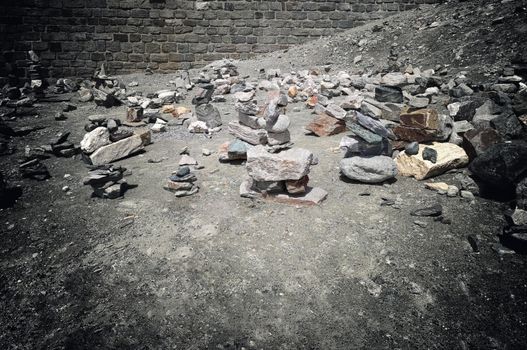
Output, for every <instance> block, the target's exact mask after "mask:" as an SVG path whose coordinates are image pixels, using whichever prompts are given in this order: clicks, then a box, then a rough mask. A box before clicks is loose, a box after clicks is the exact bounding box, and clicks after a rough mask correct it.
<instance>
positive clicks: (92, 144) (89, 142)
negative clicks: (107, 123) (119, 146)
mask: <svg viewBox="0 0 527 350" xmlns="http://www.w3.org/2000/svg"><path fill="white" fill-rule="evenodd" d="M110 143H112V141H110V132H109V131H108V129H106V128H105V127H103V126H100V127H98V128H95V129H94V130H92V131H90V132H89V133H87V134H86V135H84V137H83V139H82V141H81V143H80V146H81V149H82V150H83V151H84V152H86V153H93V152H95V151H96V150H98V149H99V148H101V147H103V146H106V145H108V144H110Z"/></svg>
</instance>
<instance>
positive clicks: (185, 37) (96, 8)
mask: <svg viewBox="0 0 527 350" xmlns="http://www.w3.org/2000/svg"><path fill="white" fill-rule="evenodd" d="M440 1H441V0H307V1H300V0H230V1H220V0H210V1H193V0H0V2H1V3H0V42H1V51H2V55H1V57H0V76H5V75H6V74H7V72H8V71H9V67H10V66H9V65H8V64H10V65H11V66H12V67H18V71H17V74H19V75H20V74H23V72H24V70H23V67H24V66H25V65H26V63H25V59H26V57H27V54H26V52H27V51H28V50H34V51H35V52H36V53H37V54H38V55H39V56H40V57H41V59H42V63H43V66H45V67H47V68H48V69H49V70H48V74H49V76H54V77H59V76H79V75H81V76H85V75H90V74H92V73H93V71H94V69H95V68H96V67H97V66H99V65H100V63H101V62H106V66H107V69H108V71H110V72H111V73H125V72H130V71H134V70H142V69H145V68H146V67H150V68H151V69H152V70H161V71H174V70H177V69H187V68H190V67H194V66H200V65H203V64H205V63H207V62H210V61H213V60H216V59H221V58H224V57H230V58H248V57H251V56H254V55H256V54H258V53H262V52H269V51H273V50H278V49H283V48H286V47H287V46H289V45H292V44H298V43H302V42H305V41H308V40H311V39H314V38H318V37H320V36H325V35H330V34H333V33H335V31H337V30H343V29H346V28H351V27H354V26H358V25H360V24H363V23H365V22H366V21H368V20H370V19H377V18H382V17H384V16H386V15H389V14H392V13H394V12H397V11H403V10H407V9H411V8H414V7H416V6H417V5H418V4H420V3H425V2H426V3H434V2H440Z"/></svg>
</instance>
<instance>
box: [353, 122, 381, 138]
mask: <svg viewBox="0 0 527 350" xmlns="http://www.w3.org/2000/svg"><path fill="white" fill-rule="evenodd" d="M347 127H348V129H349V130H350V131H351V132H352V133H354V134H355V135H356V136H357V137H360V138H361V139H362V140H364V141H365V142H367V143H381V142H382V139H383V138H382V136H380V135H378V134H376V133H374V132H371V131H370V130H368V129H366V128H364V127H362V126H360V125H358V124H356V123H348V124H347Z"/></svg>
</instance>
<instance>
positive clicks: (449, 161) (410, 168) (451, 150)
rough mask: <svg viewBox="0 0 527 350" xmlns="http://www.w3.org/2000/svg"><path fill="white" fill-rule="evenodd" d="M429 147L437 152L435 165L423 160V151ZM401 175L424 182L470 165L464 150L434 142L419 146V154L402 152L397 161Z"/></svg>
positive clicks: (450, 144)
mask: <svg viewBox="0 0 527 350" xmlns="http://www.w3.org/2000/svg"><path fill="white" fill-rule="evenodd" d="M426 147H429V148H431V149H433V150H435V151H436V152H437V159H436V162H435V163H432V162H430V161H428V160H424V159H423V151H424V149H425V148H426ZM395 162H396V163H397V169H398V170H399V174H400V175H403V176H413V177H415V178H416V179H417V180H423V179H426V178H429V177H432V176H437V175H440V174H443V173H444V172H446V171H448V170H451V169H455V168H460V167H464V166H465V165H467V164H468V156H467V154H466V153H465V151H464V150H463V148H461V147H459V146H457V145H454V144H452V143H439V142H434V143H433V144H432V145H428V146H425V145H419V153H417V154H415V155H408V154H406V152H404V151H403V152H401V153H399V155H398V156H397V158H396V159H395Z"/></svg>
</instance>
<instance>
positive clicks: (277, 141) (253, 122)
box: [219, 90, 293, 161]
mask: <svg viewBox="0 0 527 350" xmlns="http://www.w3.org/2000/svg"><path fill="white" fill-rule="evenodd" d="M254 95H255V92H254V90H250V91H241V92H238V93H236V94H235V98H236V100H237V101H236V104H235V109H236V111H237V112H238V121H233V122H230V123H229V132H230V133H231V134H232V135H234V136H235V137H236V138H237V139H236V140H234V141H231V142H227V143H224V144H222V145H221V146H220V150H219V159H220V161H232V160H244V159H246V158H247V149H248V148H250V147H251V146H256V145H262V146H265V148H266V149H267V150H268V151H269V152H272V153H274V152H279V151H281V150H285V149H289V148H291V147H292V145H293V143H292V142H291V135H290V133H289V130H288V128H289V125H290V120H289V117H288V116H287V115H286V114H285V107H286V106H287V103H288V100H287V96H286V95H285V94H283V93H280V91H278V90H274V91H270V92H269V93H268V96H267V101H266V104H265V105H264V106H263V107H261V108H259V107H258V105H257V103H256V101H254Z"/></svg>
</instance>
